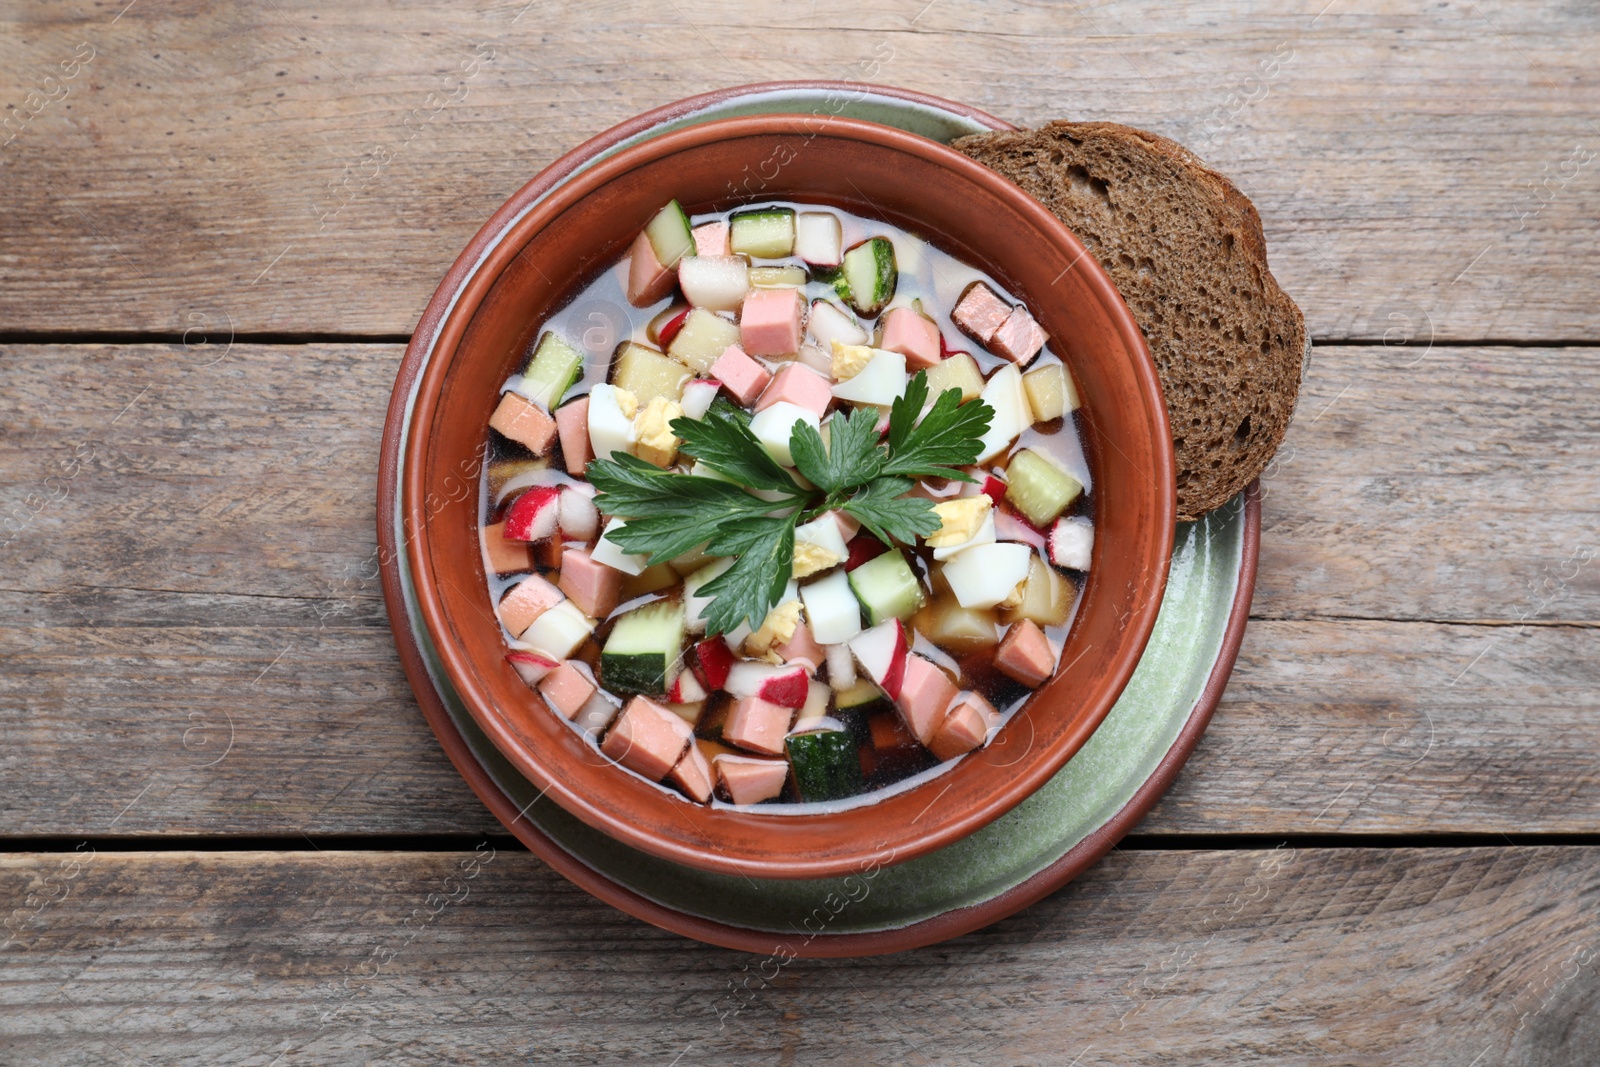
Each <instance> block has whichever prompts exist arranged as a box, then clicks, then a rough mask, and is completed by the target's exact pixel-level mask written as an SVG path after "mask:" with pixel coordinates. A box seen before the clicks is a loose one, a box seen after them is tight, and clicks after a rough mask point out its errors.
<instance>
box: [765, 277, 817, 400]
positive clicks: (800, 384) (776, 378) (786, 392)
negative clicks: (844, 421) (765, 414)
mask: <svg viewBox="0 0 1600 1067" xmlns="http://www.w3.org/2000/svg"><path fill="white" fill-rule="evenodd" d="M768 291H769V292H778V290H776V289H774V290H768ZM784 291H785V292H791V293H792V292H794V290H793V289H788V290H784ZM780 400H782V401H786V402H788V403H790V404H794V405H796V406H797V407H802V408H805V409H806V410H807V411H810V412H814V413H815V414H816V416H817V418H819V419H820V418H822V416H824V415H826V414H827V413H828V405H829V404H830V403H831V402H832V401H833V387H832V386H830V385H829V384H828V379H826V378H824V377H823V376H822V375H820V374H818V373H817V372H816V371H814V370H812V369H811V368H810V367H808V366H806V365H805V364H804V363H785V364H784V365H783V366H782V367H780V368H779V369H778V373H777V374H775V375H773V376H772V384H771V385H769V386H767V388H766V390H765V391H764V392H763V393H762V394H761V399H760V400H758V401H756V410H757V411H765V410H766V409H767V408H770V407H771V406H772V405H774V404H776V403H778V401H780Z"/></svg>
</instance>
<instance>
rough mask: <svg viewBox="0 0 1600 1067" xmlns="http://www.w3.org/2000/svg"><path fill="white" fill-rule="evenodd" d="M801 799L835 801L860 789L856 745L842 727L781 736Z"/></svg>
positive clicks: (853, 739)
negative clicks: (783, 737) (785, 736)
mask: <svg viewBox="0 0 1600 1067" xmlns="http://www.w3.org/2000/svg"><path fill="white" fill-rule="evenodd" d="M783 745H784V748H785V749H787V750H788V753H789V766H790V767H791V768H792V769H793V770H794V783H795V787H796V789H798V790H799V793H800V799H801V800H803V801H819V800H838V799H840V798H841V797H849V796H854V795H856V794H857V793H859V792H861V757H860V754H859V752H858V749H859V748H860V745H859V744H858V743H857V742H856V739H855V737H853V736H852V735H851V734H849V733H847V732H845V731H844V730H813V731H811V732H809V733H803V734H791V735H790V736H789V737H787V738H785V739H784V742H783Z"/></svg>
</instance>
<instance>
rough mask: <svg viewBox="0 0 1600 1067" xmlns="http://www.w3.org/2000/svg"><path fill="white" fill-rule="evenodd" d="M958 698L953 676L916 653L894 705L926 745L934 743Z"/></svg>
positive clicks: (907, 661)
mask: <svg viewBox="0 0 1600 1067" xmlns="http://www.w3.org/2000/svg"><path fill="white" fill-rule="evenodd" d="M955 698H956V685H955V683H954V682H952V681H951V680H950V676H949V675H947V674H945V673H944V671H942V670H940V669H939V668H938V667H936V666H935V665H934V664H933V662H932V661H931V660H928V659H926V658H924V657H922V656H919V655H917V654H916V653H915V652H913V653H911V654H910V655H908V656H907V657H906V674H905V680H904V681H902V682H901V683H900V695H899V696H897V697H896V698H895V701H894V703H895V706H896V707H897V708H899V709H900V717H901V718H903V719H905V721H906V726H908V727H909V728H910V729H911V732H912V733H913V734H915V735H916V738H917V740H918V741H921V742H922V743H923V744H924V745H926V744H928V743H930V742H931V741H932V740H933V735H934V734H935V733H936V732H937V731H938V729H939V725H940V724H941V723H942V722H943V721H944V716H945V712H946V711H948V710H949V708H950V702H951V701H952V700H954V699H955Z"/></svg>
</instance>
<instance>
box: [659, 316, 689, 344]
mask: <svg viewBox="0 0 1600 1067" xmlns="http://www.w3.org/2000/svg"><path fill="white" fill-rule="evenodd" d="M692 310H693V309H692V308H689V307H685V308H684V309H683V310H682V311H680V312H679V313H678V314H676V315H674V316H673V317H672V318H670V319H668V320H667V321H666V322H664V323H662V324H661V347H662V349H663V350H665V349H666V347H667V346H668V345H670V344H671V343H672V339H673V338H674V337H676V336H678V331H679V330H681V329H683V323H684V320H685V319H687V318H688V317H689V312H690V311H692Z"/></svg>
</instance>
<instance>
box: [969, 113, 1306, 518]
mask: <svg viewBox="0 0 1600 1067" xmlns="http://www.w3.org/2000/svg"><path fill="white" fill-rule="evenodd" d="M952 147H953V148H955V149H956V150H957V151H959V152H962V153H964V154H966V155H967V156H970V157H971V158H972V159H975V160H977V161H978V162H979V163H982V164H984V165H986V166H988V167H990V168H991V169H993V170H995V171H998V172H999V173H1000V174H1003V175H1005V176H1006V177H1007V178H1009V179H1011V180H1012V181H1013V182H1015V183H1016V184H1017V185H1019V186H1021V187H1022V188H1023V189H1024V190H1025V191H1026V192H1028V193H1029V194H1030V195H1032V196H1033V197H1034V198H1035V199H1037V200H1039V201H1040V202H1041V203H1043V204H1044V205H1045V206H1046V207H1047V208H1049V209H1050V211H1051V212H1052V213H1053V214H1054V215H1055V216H1056V217H1057V218H1059V219H1061V221H1062V222H1063V223H1065V224H1066V226H1067V228H1068V229H1069V230H1071V231H1072V232H1073V233H1074V234H1076V235H1077V236H1078V238H1079V239H1080V240H1082V241H1083V242H1084V244H1085V246H1087V247H1088V249H1089V252H1090V254H1092V255H1093V256H1094V257H1095V258H1096V259H1097V260H1099V261H1100V264H1101V266H1103V267H1104V268H1105V269H1106V272H1107V273H1108V274H1110V275H1111V280H1112V281H1113V282H1114V283H1116V286H1117V290H1118V292H1120V293H1121V294H1122V297H1123V299H1124V300H1125V301H1127V304H1128V308H1129V310H1130V311H1131V312H1132V313H1133V317H1134V320H1135V321H1136V322H1137V323H1138V324H1139V328H1140V329H1141V330H1142V331H1144V335H1145V340H1146V342H1147V343H1148V344H1149V346H1150V354H1151V356H1152V357H1154V359H1155V364H1156V369H1157V370H1158V371H1159V372H1160V375H1161V383H1162V389H1163V391H1164V393H1165V396H1166V403H1167V411H1168V415H1169V417H1170V421H1171V425H1172V435H1173V448H1174V452H1175V455H1176V460H1177V471H1178V476H1177V478H1178V485H1177V490H1178V518H1179V519H1180V520H1185V521H1187V520H1191V519H1197V518H1200V517H1201V516H1203V515H1205V514H1206V513H1207V512H1209V511H1211V510H1213V509H1214V508H1217V507H1219V506H1221V505H1222V504H1225V503H1227V502H1228V501H1229V500H1231V499H1232V498H1233V497H1234V496H1235V495H1236V494H1237V493H1238V492H1239V491H1240V490H1241V489H1243V488H1244V487H1245V486H1247V485H1249V484H1250V482H1251V481H1252V480H1254V479H1255V478H1256V477H1257V476H1258V475H1260V474H1261V472H1262V471H1263V470H1265V469H1266V466H1267V464H1268V463H1269V462H1271V460H1272V456H1273V454H1274V453H1275V452H1276V451H1277V449H1278V446H1279V444H1281V443H1282V441H1283V436H1284V433H1285V432H1286V431H1287V429H1288V426H1289V419H1290V417H1291V416H1292V415H1293V414H1294V405H1295V400H1296V398H1297V397H1298V394H1299V390H1300V379H1301V377H1302V374H1303V372H1304V367H1305V358H1306V349H1307V340H1306V331H1305V319H1304V317H1303V316H1302V315H1301V313H1300V309H1299V307H1297V306H1296V305H1295V302H1294V301H1293V300H1292V299H1290V297H1289V296H1288V294H1286V293H1285V292H1284V291H1283V290H1282V289H1281V288H1279V286H1278V283H1277V280H1276V279H1274V278H1273V276H1272V272H1271V271H1270V270H1269V269H1268V267H1267V242H1266V237H1265V235H1264V234H1263V233H1262V229H1261V217H1260V215H1259V214H1258V213H1257V212H1256V208H1255V205H1254V204H1252V203H1251V202H1250V199H1249V198H1248V197H1246V196H1245V195H1244V194H1243V193H1241V192H1240V191H1239V190H1238V189H1237V188H1235V187H1234V185H1233V183H1232V182H1230V181H1228V179H1227V178H1225V177H1223V176H1222V175H1221V174H1218V173H1217V172H1216V171H1214V170H1212V169H1211V168H1210V167H1208V166H1206V165H1205V163H1204V162H1202V161H1201V159H1200V158H1199V157H1198V156H1196V155H1195V154H1194V153H1193V152H1191V151H1189V150H1188V149H1187V148H1184V147H1183V146H1182V145H1180V144H1178V143H1177V142H1176V141H1172V140H1169V139H1168V138H1166V137H1162V136H1161V135H1159V134H1154V133H1150V132H1148V131H1146V130H1138V129H1134V128H1133V127H1130V126H1122V125H1119V124H1117V123H1112V122H1065V121H1056V122H1050V123H1046V124H1045V125H1043V126H1041V127H1039V128H1038V129H1036V130H1017V131H1006V132H995V133H983V134H975V135H972V136H969V137H963V138H960V139H959V140H956V141H955V142H953V143H952Z"/></svg>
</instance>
